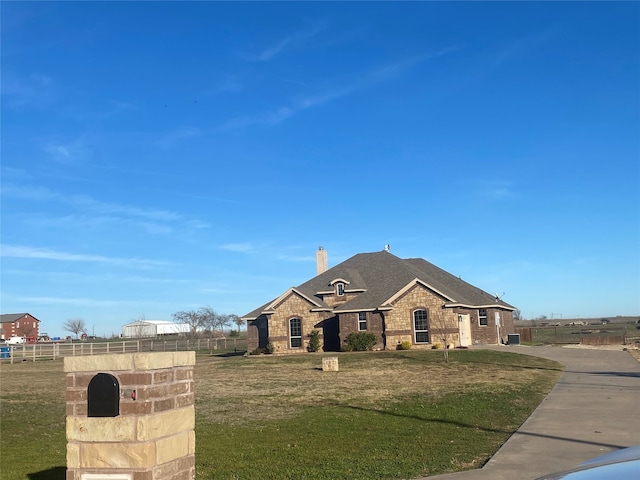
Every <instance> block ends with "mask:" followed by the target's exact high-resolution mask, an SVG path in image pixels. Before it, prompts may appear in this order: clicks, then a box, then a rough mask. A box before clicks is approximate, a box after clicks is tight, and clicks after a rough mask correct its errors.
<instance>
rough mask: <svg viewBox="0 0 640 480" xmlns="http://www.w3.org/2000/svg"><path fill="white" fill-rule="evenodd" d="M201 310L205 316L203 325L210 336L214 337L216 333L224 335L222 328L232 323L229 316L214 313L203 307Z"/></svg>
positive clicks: (209, 308) (210, 309)
mask: <svg viewBox="0 0 640 480" xmlns="http://www.w3.org/2000/svg"><path fill="white" fill-rule="evenodd" d="M201 310H202V311H203V313H204V314H205V317H206V320H205V324H206V326H207V328H208V329H209V331H210V332H211V336H212V337H214V336H216V333H219V334H220V335H224V328H225V327H226V326H228V325H230V324H231V322H232V319H231V315H227V314H224V313H216V312H215V311H214V310H213V309H212V308H211V307H205V308H203V309H201Z"/></svg>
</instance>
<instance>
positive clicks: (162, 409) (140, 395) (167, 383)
mask: <svg viewBox="0 0 640 480" xmlns="http://www.w3.org/2000/svg"><path fill="white" fill-rule="evenodd" d="M194 365H195V352H162V353H130V354H114V355H96V356H91V357H66V358H65V359H64V371H65V372H66V385H67V389H66V403H67V480H81V477H82V475H83V474H94V475H95V474H102V475H105V478H109V477H108V475H115V474H128V475H130V478H131V480H193V479H195V430H194V428H195V410H194V381H193V367H194ZM97 373H106V374H109V375H111V376H113V377H114V378H115V379H116V380H117V382H118V386H119V395H118V397H119V398H118V401H119V415H117V416H115V417H95V416H91V417H90V416H88V414H87V411H88V388H89V383H90V382H91V381H92V379H93V378H94V377H95V376H96V374H97Z"/></svg>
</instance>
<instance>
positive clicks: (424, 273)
mask: <svg viewBox="0 0 640 480" xmlns="http://www.w3.org/2000/svg"><path fill="white" fill-rule="evenodd" d="M336 278H339V279H342V280H344V281H345V282H349V290H358V291H361V292H362V293H359V294H358V295H357V296H356V297H355V298H353V299H352V300H349V301H348V302H345V303H343V304H341V305H337V306H335V307H334V308H333V311H335V312H336V313H340V312H343V313H344V312H352V311H363V310H375V309H381V310H386V309H389V308H393V303H394V301H395V300H397V298H398V297H399V296H401V294H402V293H404V292H405V291H408V290H409V289H410V288H411V287H412V286H414V285H417V284H420V285H422V286H423V287H425V288H428V289H430V290H432V291H433V292H435V293H436V294H438V295H440V296H441V297H442V299H443V303H444V304H445V305H446V306H449V307H455V306H464V307H471V308H486V307H498V308H504V309H507V310H515V307H513V306H511V305H509V304H508V303H506V302H503V301H502V300H501V299H499V298H496V297H495V296H494V295H491V294H489V293H487V292H485V291H483V290H481V289H479V288H477V287H475V286H473V285H471V284H470V283H467V282H465V281H464V280H462V279H461V278H459V277H456V276H454V275H451V274H450V273H448V272H446V271H444V270H442V269H441V268H439V267H437V266H435V265H433V264H432V263H429V262H427V261H426V260H423V259H421V258H409V259H402V258H399V257H396V256H395V255H393V254H392V253H390V252H388V251H381V252H373V253H359V254H357V255H354V256H353V257H351V258H349V259H347V260H345V261H344V262H342V263H340V264H338V265H336V266H335V267H332V268H330V269H329V270H327V271H325V272H323V273H321V274H320V275H317V276H316V277H313V278H312V279H310V280H308V281H307V282H305V283H303V284H301V285H299V286H298V287H296V288H295V290H296V291H297V292H299V293H300V294H301V295H303V296H304V297H305V298H307V299H314V301H315V302H316V303H318V304H324V302H322V301H321V300H320V299H319V297H318V296H316V295H317V294H318V293H320V292H326V291H327V286H328V285H329V284H330V283H331V282H332V281H333V280H335V279H336ZM279 298H281V297H279ZM272 303H273V302H269V303H267V304H265V305H263V306H262V307H260V308H258V309H256V310H254V311H253V312H251V313H250V314H248V315H246V317H243V318H245V319H254V318H257V317H258V316H259V315H260V314H261V313H263V312H264V313H267V312H266V311H265V310H266V307H267V306H269V305H271V304H272ZM323 306H327V307H328V305H326V304H324V305H323ZM329 308H330V307H329Z"/></svg>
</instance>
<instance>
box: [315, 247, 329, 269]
mask: <svg viewBox="0 0 640 480" xmlns="http://www.w3.org/2000/svg"><path fill="white" fill-rule="evenodd" d="M328 269H329V268H328V267H327V251H326V250H325V249H324V247H318V251H317V252H316V274H317V275H320V274H321V273H324V272H326V271H327V270H328Z"/></svg>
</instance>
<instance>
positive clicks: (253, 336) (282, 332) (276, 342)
mask: <svg viewBox="0 0 640 480" xmlns="http://www.w3.org/2000/svg"><path fill="white" fill-rule="evenodd" d="M313 307H314V305H313V304H311V303H310V302H309V301H308V300H306V299H305V298H303V297H301V296H300V295H298V294H296V293H295V292H291V293H290V294H289V295H288V296H286V297H285V298H284V299H283V300H282V301H281V302H280V303H279V304H278V305H276V306H275V308H274V309H275V313H273V314H272V315H269V316H266V315H264V316H262V318H258V319H256V320H255V321H253V322H250V323H249V325H248V328H247V344H248V349H249V351H253V350H255V349H256V348H265V346H266V345H265V344H264V341H261V338H260V337H261V335H262V336H263V337H264V335H266V337H267V338H268V341H269V342H270V343H271V344H272V345H273V347H274V352H273V353H301V352H306V351H308V347H309V334H310V333H311V332H312V331H313V330H319V331H320V342H321V344H322V342H323V340H324V338H323V337H324V333H323V332H324V325H323V324H324V321H325V320H326V319H327V318H328V317H332V316H333V314H332V313H330V312H312V311H311V309H312V308H313ZM292 318H299V319H300V322H301V327H302V345H301V346H300V347H291V344H290V340H289V338H290V337H289V335H290V332H289V325H290V323H289V320H291V319H292ZM261 323H264V324H265V325H262V326H261V325H260V324H261ZM260 329H263V332H264V333H262V334H261V333H260Z"/></svg>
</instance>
